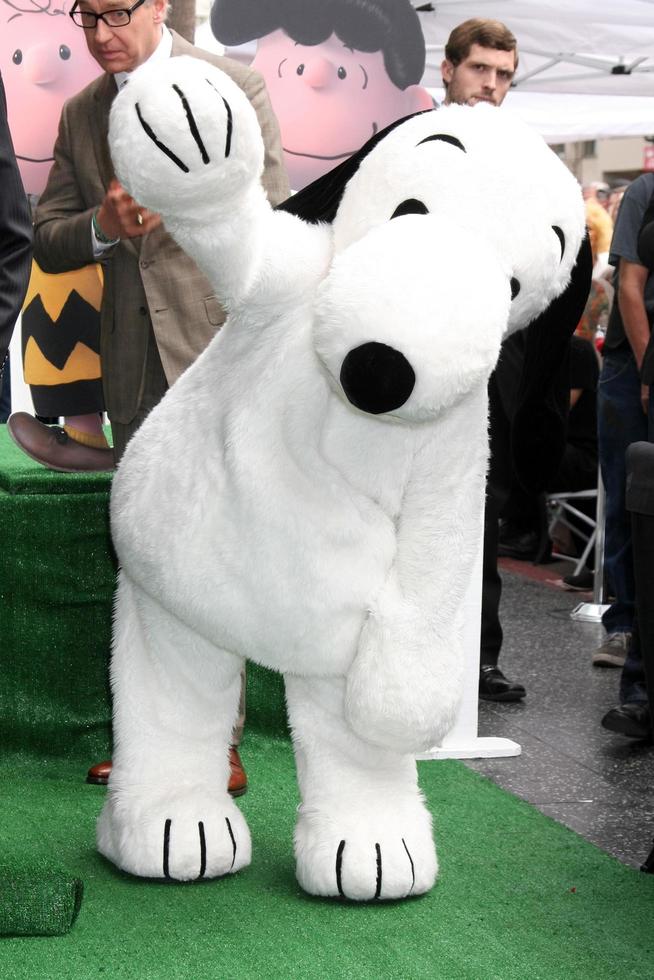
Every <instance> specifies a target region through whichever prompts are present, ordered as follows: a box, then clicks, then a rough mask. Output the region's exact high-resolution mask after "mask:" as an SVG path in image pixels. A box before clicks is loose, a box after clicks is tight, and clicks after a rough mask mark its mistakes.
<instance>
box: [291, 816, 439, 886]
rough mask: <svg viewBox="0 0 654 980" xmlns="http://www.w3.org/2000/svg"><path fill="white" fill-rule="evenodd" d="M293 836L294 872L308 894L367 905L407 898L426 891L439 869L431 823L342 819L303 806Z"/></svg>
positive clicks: (421, 819)
mask: <svg viewBox="0 0 654 980" xmlns="http://www.w3.org/2000/svg"><path fill="white" fill-rule="evenodd" d="M299 812H300V817H299V820H298V824H297V827H296V831H295V856H296V862H297V864H296V873H297V878H298V881H299V882H300V885H301V886H302V887H303V888H304V890H305V891H307V892H309V893H310V894H312V895H327V896H335V897H337V896H338V897H341V898H347V899H351V900H353V901H358V902H365V901H375V900H378V899H382V900H383V899H399V898H409V897H410V896H412V895H420V894H422V893H424V892H426V891H429V889H430V888H431V887H432V885H433V884H434V881H435V880H436V873H437V870H438V866H437V862H436V850H435V847H434V842H433V838H432V834H431V821H430V819H429V815H428V814H427V812H426V811H424V810H423V812H420V811H419V810H418V809H416V812H415V814H414V815H413V819H408V820H407V819H406V818H405V819H404V820H403V821H397V820H395V819H394V818H393V817H392V816H391V815H386V817H385V818H384V816H383V815H382V816H380V814H377V815H376V816H374V817H373V816H372V815H368V816H367V817H363V818H359V819H357V817H356V814H354V813H350V814H349V815H348V816H347V818H346V819H345V820H342V819H334V818H332V817H330V816H329V814H328V813H327V812H325V811H322V810H316V809H313V808H309V807H305V806H302V807H300V811H299Z"/></svg>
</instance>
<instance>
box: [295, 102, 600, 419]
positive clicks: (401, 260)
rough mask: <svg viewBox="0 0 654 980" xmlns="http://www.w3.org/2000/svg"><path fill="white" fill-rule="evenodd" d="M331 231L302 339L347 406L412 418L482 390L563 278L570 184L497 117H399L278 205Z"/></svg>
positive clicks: (507, 118) (532, 140)
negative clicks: (504, 345) (310, 327)
mask: <svg viewBox="0 0 654 980" xmlns="http://www.w3.org/2000/svg"><path fill="white" fill-rule="evenodd" d="M283 207H284V208H285V209H286V210H290V211H292V212H293V213H295V214H297V215H299V216H300V217H303V218H305V220H310V221H328V222H331V224H332V230H333V243H334V252H333V259H332V262H331V265H330V268H329V270H328V272H327V275H326V276H325V278H324V280H323V282H322V284H321V286H320V289H319V291H318V296H317V301H316V307H315V321H314V337H315V348H316V351H317V354H318V356H319V358H320V360H321V362H322V364H323V366H324V368H325V369H326V371H327V374H328V377H329V379H330V382H331V384H332V386H333V387H334V389H335V390H336V391H337V392H338V393H339V394H340V395H342V396H343V397H345V398H346V399H347V401H348V402H349V403H350V404H351V405H352V406H354V408H355V409H357V410H359V411H364V412H367V413H371V414H375V415H380V416H390V417H393V418H396V419H401V420H406V421H413V422H420V421H424V420H426V419H430V418H433V417H435V416H436V415H437V414H438V413H439V412H441V411H442V410H444V409H446V408H448V407H449V406H450V405H452V404H453V403H454V402H456V401H457V400H458V399H460V398H461V397H463V396H464V395H465V394H466V393H468V392H470V391H472V390H473V389H476V388H477V387H478V386H479V385H480V384H485V383H486V380H487V378H488V376H489V374H490V373H491V371H492V369H493V367H494V365H495V362H496V360H497V356H498V353H499V349H500V344H501V342H502V340H503V338H504V337H505V336H506V335H507V334H508V333H510V332H512V331H514V330H516V329H519V328H521V327H525V326H526V325H527V324H529V323H530V322H531V321H532V320H534V318H536V317H538V316H539V315H542V314H543V313H544V311H546V310H547V308H548V307H549V305H550V304H551V303H552V301H553V300H554V299H555V298H556V297H557V296H560V295H561V294H562V293H563V292H564V291H565V290H566V288H570V287H569V283H570V276H571V272H572V270H573V267H574V265H575V262H576V259H577V255H578V253H579V251H580V248H581V246H582V240H583V238H584V233H585V227H584V210H583V200H582V196H581V191H580V188H579V186H578V184H577V182H576V181H575V180H574V178H573V177H572V175H571V174H570V173H569V171H568V170H567V169H566V168H565V166H564V165H563V164H562V163H561V161H560V160H559V159H558V157H557V156H556V155H555V154H554V153H553V152H552V151H551V150H550V149H549V148H548V147H547V145H546V144H545V143H544V142H543V140H542V139H541V138H540V137H539V136H538V135H536V134H534V133H533V132H531V131H530V130H529V129H528V127H527V126H526V125H525V124H524V123H522V122H521V121H520V120H519V119H517V118H516V117H514V116H513V115H511V114H510V113H509V112H507V111H505V110H499V109H496V108H493V107H490V106H482V105H480V106H475V107H474V108H470V107H467V106H448V107H445V108H442V109H439V110H438V111H432V112H425V113H421V114H418V115H416V116H413V117H410V118H408V119H406V120H403V121H401V122H399V123H397V124H395V125H394V126H391V127H389V128H388V129H387V130H386V131H385V132H384V133H381V134H378V135H377V137H374V138H373V139H372V140H371V141H370V142H369V143H368V144H366V146H365V147H364V148H363V149H362V150H361V151H360V152H359V153H358V154H356V155H355V157H352V158H350V160H348V161H346V163H344V164H342V165H341V166H340V167H338V168H336V169H335V170H334V171H332V172H331V173H330V174H327V175H326V176H325V177H323V178H321V180H319V181H316V182H315V183H314V184H312V185H310V186H309V187H308V188H305V190H304V191H302V192H300V194H298V195H296V196H295V197H294V198H292V199H291V200H290V201H289V202H288V203H287V204H286V205H283Z"/></svg>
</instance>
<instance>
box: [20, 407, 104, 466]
mask: <svg viewBox="0 0 654 980" xmlns="http://www.w3.org/2000/svg"><path fill="white" fill-rule="evenodd" d="M7 431H8V432H9V435H10V436H11V438H12V439H13V440H14V442H15V443H16V445H17V446H20V448H21V449H22V450H23V452H24V453H26V454H27V455H28V456H30V457H31V458H32V459H34V460H36V462H37V463H41V465H42V466H47V467H48V469H50V470H58V471H59V472H61V473H80V472H83V473H98V472H106V471H107V470H113V469H115V466H116V464H115V463H114V451H113V449H94V448H93V446H84V445H82V443H81V442H75V440H74V439H71V438H70V436H69V435H68V433H66V432H64V430H63V429H62V428H61V427H60V426H58V425H44V424H43V422H39V420H38V419H35V418H34V416H32V415H28V414H27V412H14V413H13V414H12V415H10V416H9V419H8V421H7Z"/></svg>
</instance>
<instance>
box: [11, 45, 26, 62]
mask: <svg viewBox="0 0 654 980" xmlns="http://www.w3.org/2000/svg"><path fill="white" fill-rule="evenodd" d="M11 60H12V61H13V63H14V64H15V65H19V64H20V63H21V61H22V60H23V52H22V51H21V50H20V48H16V50H15V51H14V53H13V54H12V56H11Z"/></svg>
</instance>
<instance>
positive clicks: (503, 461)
mask: <svg viewBox="0 0 654 980" xmlns="http://www.w3.org/2000/svg"><path fill="white" fill-rule="evenodd" d="M166 7H167V5H166V2H165V0H137V2H136V3H134V4H132V5H131V6H130V7H129V8H126V9H119V8H118V7H117V5H116V3H115V2H110V0H77V2H76V3H75V4H74V5H73V8H72V11H71V17H72V19H73V21H74V23H75V24H76V25H77V27H78V28H79V30H80V31H83V32H84V37H85V40H86V44H87V46H88V50H89V52H90V54H91V56H92V57H93V58H94V59H95V61H96V62H97V65H98V66H99V68H100V69H101V74H100V76H99V77H98V78H97V79H96V80H95V81H93V82H92V83H91V84H90V85H88V86H87V87H86V88H84V89H83V90H82V91H81V92H80V93H79V94H78V95H75V96H74V97H73V98H71V99H70V100H68V101H67V102H66V104H65V106H64V108H63V112H62V116H61V122H60V126H59V135H58V138H57V142H56V145H55V150H54V163H53V166H52V169H51V171H50V176H49V179H48V183H47V186H46V188H45V190H44V192H43V194H42V195H41V198H40V200H39V202H38V205H37V207H36V210H35V214H34V255H35V258H36V260H37V261H38V263H39V265H40V267H41V268H42V269H43V270H45V271H46V272H51V273H58V272H65V271H68V270H72V269H76V268H78V267H80V266H85V265H88V264H89V263H94V262H99V263H100V264H101V265H102V269H103V273H104V289H103V296H102V305H101V313H100V349H101V360H102V379H103V390H104V403H105V409H106V411H107V413H108V417H109V420H110V423H111V431H112V437H113V438H112V442H113V448H107V447H106V446H105V445H104V444H102V445H101V446H94V445H93V444H89V443H88V441H85V440H84V438H81V437H80V434H79V433H76V432H75V431H74V430H71V429H68V430H66V429H62V428H60V427H59V426H56V425H46V424H44V422H43V421H41V420H39V419H37V418H35V417H33V416H29V415H26V413H18V414H16V415H14V416H12V417H11V418H10V420H9V423H8V424H9V429H10V432H11V434H12V436H13V438H14V439H15V441H16V442H17V443H18V444H19V445H20V446H21V447H22V448H23V449H24V451H25V452H26V453H27V454H29V455H30V456H32V457H33V458H35V459H36V460H38V461H39V462H40V463H41V464H43V465H45V466H49V467H52V468H53V469H59V470H70V471H76V470H78V469H83V470H89V469H91V470H92V469H111V468H113V467H114V466H115V465H116V464H117V463H118V462H119V460H120V457H121V456H122V454H123V452H124V450H125V446H126V444H127V442H128V440H129V439H130V438H131V436H132V435H133V434H134V432H135V431H136V430H137V428H138V427H139V426H140V425H141V423H142V422H143V420H144V418H145V417H146V416H147V414H148V412H149V411H150V410H151V409H152V408H153V406H154V405H156V404H157V403H158V402H159V400H160V399H161V398H162V397H163V395H164V394H165V392H166V390H167V389H168V387H169V386H170V385H172V384H173V383H174V382H175V380H176V378H178V377H179V375H180V374H181V373H182V372H183V371H184V370H185V368H187V367H188V366H189V365H190V364H191V363H192V362H193V360H194V359H195V358H196V357H197V356H198V355H199V354H200V352H201V351H202V350H203V349H204V347H205V346H206V345H207V344H208V343H209V341H210V340H211V338H212V337H213V336H214V334H215V333H216V331H217V330H219V329H220V326H221V324H222V322H223V320H224V312H223V310H222V308H221V305H220V297H217V296H215V295H214V294H213V291H212V289H211V287H210V285H209V283H208V282H207V281H206V279H205V278H204V276H203V275H202V273H201V272H200V271H199V270H198V269H197V268H196V267H195V266H194V265H193V263H192V262H191V261H190V259H189V258H188V257H187V256H186V255H185V254H184V253H183V252H182V250H181V249H180V248H179V247H178V246H177V245H176V244H175V243H174V241H173V240H172V239H171V238H170V236H169V235H168V234H167V232H166V230H165V228H163V226H162V225H161V222H160V219H159V217H158V215H156V214H153V213H151V212H149V211H147V210H146V209H144V208H143V207H141V206H140V205H139V202H138V201H135V200H133V199H132V198H131V197H130V196H129V195H128V194H127V192H126V191H125V190H124V189H123V188H122V187H121V186H120V184H119V183H118V182H117V180H116V179H115V176H114V174H113V171H112V167H111V161H110V158H109V152H108V147H107V120H108V115H109V110H110V107H111V103H112V100H113V98H114V96H115V94H116V92H117V91H118V89H119V88H120V87H121V86H122V85H123V84H125V83H127V82H128V80H129V75H130V73H131V72H132V71H134V70H135V69H136V68H137V67H139V66H140V65H142V64H144V63H145V62H146V61H149V60H150V59H152V60H155V59H163V58H168V57H170V56H171V55H172V56H174V55H178V54H187V55H190V56H191V57H194V58H203V59H205V60H207V61H210V62H212V63H213V64H215V65H217V66H218V67H219V68H221V69H222V70H223V71H225V72H227V74H228V75H230V76H231V77H232V78H233V79H234V81H235V82H236V84H237V85H239V86H240V88H241V89H242V90H243V91H244V92H245V93H246V95H247V97H248V98H249V100H250V102H251V104H252V105H253V107H254V109H255V111H256V113H257V117H258V120H259V123H260V126H261V131H262V134H263V139H264V143H265V148H266V157H265V167H264V172H263V177H262V182H263V186H264V188H265V191H266V193H267V195H268V197H269V199H270V201H271V203H273V204H278V203H280V202H281V201H283V200H284V199H285V198H286V197H287V196H288V194H289V193H290V191H289V184H288V180H287V176H286V173H285V170H284V166H283V153H282V145H281V141H280V134H279V129H278V125H277V121H276V118H275V115H274V113H273V111H272V108H271V105H270V102H269V100H268V95H267V92H266V85H265V81H264V79H263V78H262V77H261V75H259V74H258V73H257V72H255V71H252V70H251V69H248V68H245V67H243V65H241V64H239V63H236V62H234V61H231V60H230V59H227V58H224V57H219V56H215V55H212V54H208V53H207V52H204V51H202V50H200V49H198V48H196V47H194V46H193V45H191V44H189V43H188V42H187V41H185V40H184V39H183V38H181V37H180V36H179V35H177V34H176V33H175V32H174V31H172V30H170V29H169V28H168V27H167V26H166V23H165V21H166ZM517 68H518V45H517V41H516V38H515V37H514V36H513V34H512V33H511V31H510V30H509V29H508V28H507V27H506V26H505V25H503V24H501V23H499V22H497V21H492V20H481V19H474V20H471V21H466V22H465V23H463V24H461V25H459V26H458V27H457V28H456V29H455V30H454V31H453V32H452V34H451V35H450V38H449V40H448V43H447V45H446V47H445V57H444V60H443V64H442V77H443V84H444V87H445V93H446V94H445V100H444V102H445V104H449V103H463V104H467V105H471V106H474V105H475V104H477V103H478V102H487V103H491V104H492V105H495V106H499V105H501V104H502V102H503V100H504V98H505V96H506V95H507V93H508V92H509V90H510V87H511V83H512V80H513V78H514V76H515V73H516V71H517ZM0 168H1V169H2V187H3V191H2V194H1V195H0V202H1V206H2V213H0V221H1V222H2V241H1V245H0V257H1V261H0V363H2V362H4V359H5V354H6V350H7V347H8V343H9V337H10V333H11V328H12V326H13V323H14V321H15V319H16V317H17V314H18V313H19V310H20V306H21V303H22V300H23V298H24V295H25V289H26V286H27V277H28V273H29V258H30V250H31V238H32V230H31V222H30V220H29V211H28V208H27V204H26V202H25V195H24V193H23V191H22V189H21V186H20V176H19V174H18V171H17V169H16V166H15V160H14V159H13V157H12V154H11V140H10V137H9V133H8V129H7V123H6V109H5V106H4V102H0ZM5 173H6V174H7V176H6V177H5ZM584 198H585V202H586V213H587V223H588V228H589V236H590V242H591V246H592V250H593V285H592V288H591V295H590V297H589V302H588V304H587V307H586V310H585V312H584V315H583V317H582V319H581V321H580V323H579V324H578V325H577V329H576V333H575V336H574V337H573V339H572V345H571V347H572V349H571V361H570V364H568V362H567V360H564V361H563V362H562V363H561V365H560V369H559V370H558V371H557V373H556V376H553V377H552V378H551V379H549V386H548V390H547V392H546V393H545V394H544V397H547V398H550V399H551V401H552V404H553V405H554V406H555V408H556V410H557V411H559V412H560V413H561V414H567V413H568V411H569V424H568V436H567V442H566V443H565V444H561V445H560V446H552V445H548V452H550V453H551V460H550V461H549V463H550V465H549V467H546V468H547V469H548V471H549V472H548V478H547V480H546V481H545V482H544V483H543V485H542V486H540V487H538V488H534V487H533V486H531V487H529V488H528V489H526V488H525V487H524V486H523V485H522V484H521V481H520V480H519V479H518V478H517V473H519V472H520V469H521V467H520V460H516V457H515V453H516V452H517V451H518V450H517V449H516V446H515V444H514V440H513V438H512V436H513V425H514V420H515V414H516V408H517V402H516V398H517V392H518V391H519V389H520V379H521V373H522V367H523V363H524V356H525V354H524V337H523V336H522V334H520V333H518V334H516V335H514V336H513V337H511V338H510V339H509V340H508V341H506V342H505V344H504V347H503V350H502V354H501V356H500V360H499V362H498V366H497V368H496V370H495V372H494V374H493V376H492V377H491V380H490V384H489V404H490V445H491V456H490V469H489V474H488V484H487V503H486V512H485V521H484V563H483V592H482V625H481V645H480V677H479V696H480V697H481V698H482V699H485V700H490V701H497V702H510V701H519V700H521V699H523V698H524V697H525V696H526V693H527V692H526V690H525V688H524V686H523V685H522V684H521V683H519V682H518V681H515V680H511V679H508V678H507V677H506V676H505V675H504V673H503V671H502V670H501V668H500V666H499V658H500V652H501V647H502V638H503V631H502V626H501V622H500V601H501V577H500V574H499V571H498V557H499V556H501V555H511V556H513V557H517V558H523V559H528V560H536V559H539V558H540V559H542V558H543V557H544V556H545V554H546V553H547V548H548V544H547V541H544V534H543V520H544V517H543V514H544V511H543V504H542V501H543V494H545V493H546V492H552V491H556V490H560V491H563V490H568V491H573V490H575V489H579V490H585V489H589V488H593V487H596V486H597V471H598V463H599V466H600V468H601V474H602V480H603V483H604V488H605V492H606V538H605V555H604V567H605V573H606V579H607V585H608V592H609V594H610V596H611V597H612V598H611V603H610V606H609V608H608V610H607V612H606V613H605V615H604V618H603V625H604V628H605V630H606V638H605V640H604V642H603V643H602V645H601V646H600V648H599V649H598V650H597V651H596V653H595V655H594V660H593V662H594V663H595V664H596V665H598V666H612V667H620V668H621V669H622V674H621V677H622V680H621V685H620V689H619V694H618V697H617V700H618V702H619V703H618V704H617V705H616V707H615V708H614V709H612V710H611V711H610V712H608V714H607V715H606V716H605V718H604V719H603V721H602V724H603V725H604V726H605V727H606V728H608V729H610V730H612V731H614V732H619V733H621V734H622V735H625V736H627V737H631V738H640V739H650V738H651V727H650V726H651V718H650V713H649V707H648V701H647V691H646V685H645V682H644V671H643V658H642V645H641V643H640V641H639V630H638V623H637V618H636V615H635V608H636V594H635V581H634V574H633V564H632V554H631V532H630V521H629V515H628V512H627V509H626V501H625V484H626V470H625V454H626V450H627V448H628V447H629V445H630V444H632V443H634V442H640V441H648V440H649V441H653V439H654V399H653V398H652V397H651V396H650V388H649V384H650V383H651V382H652V381H654V350H653V345H652V342H651V339H650V333H651V322H652V319H653V318H654V271H653V263H652V259H651V245H650V244H649V243H650V242H651V229H652V222H651V218H652V213H651V212H652V206H651V202H654V173H651V174H650V173H647V174H643V175H642V176H641V177H638V178H637V179H636V180H634V181H633V182H632V183H631V184H629V186H627V187H625V186H624V185H620V186H618V187H615V188H609V187H608V186H607V185H603V184H591V185H589V186H587V187H585V188H584ZM648 229H649V230H648ZM648 248H649V249H650V251H648ZM609 311H610V312H609ZM62 414H64V413H63V412H62ZM98 453H99V454H100V455H98ZM544 545H545V548H544ZM591 573H592V566H589V567H588V568H587V569H585V574H586V577H585V578H583V577H582V578H581V579H579V580H578V581H576V582H574V581H572V582H569V584H570V585H571V586H572V587H578V586H582V585H584V584H585V585H587V584H588V581H589V579H588V576H589V575H590V574H591ZM435 601H436V597H435ZM234 741H235V743H237V742H238V732H237V733H235V736H234ZM107 772H108V765H107V764H105V766H104V769H103V770H102V771H101V772H99V773H98V772H97V771H96V773H95V776H96V777H98V778H99V779H101V780H105V779H106V775H107ZM239 779H240V782H239V783H238V785H239V787H240V788H241V789H242V787H243V785H244V782H243V778H241V777H239ZM237 781H238V780H237Z"/></svg>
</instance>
